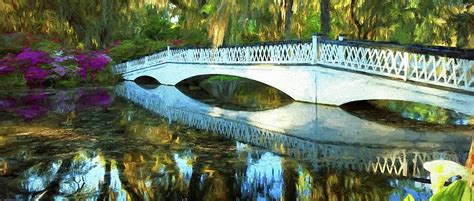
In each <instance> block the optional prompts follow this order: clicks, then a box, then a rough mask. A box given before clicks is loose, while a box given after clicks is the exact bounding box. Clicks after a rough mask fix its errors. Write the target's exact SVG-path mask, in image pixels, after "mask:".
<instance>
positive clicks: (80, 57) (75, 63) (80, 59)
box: [0, 47, 111, 86]
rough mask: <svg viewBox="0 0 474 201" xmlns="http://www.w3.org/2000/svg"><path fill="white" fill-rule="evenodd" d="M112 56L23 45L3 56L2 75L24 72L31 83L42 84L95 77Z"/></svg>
mask: <svg viewBox="0 0 474 201" xmlns="http://www.w3.org/2000/svg"><path fill="white" fill-rule="evenodd" d="M110 62H111V59H110V57H109V56H107V55H106V54H104V53H102V52H98V51H91V52H73V51H71V52H66V53H65V52H63V51H59V52H55V53H54V54H53V53H48V52H46V51H41V50H33V49H32V48H30V47H25V48H23V49H22V50H21V51H20V52H19V53H17V54H12V53H9V54H7V55H5V56H3V57H0V79H1V77H2V76H5V75H9V74H12V73H21V74H22V76H23V78H24V80H26V82H27V84H28V85H29V86H38V85H39V86H41V85H42V83H44V82H45V81H46V80H50V81H57V80H61V79H77V78H80V79H82V80H94V78H95V76H96V74H97V73H99V72H101V71H104V70H105V69H106V66H107V65H109V63H110Z"/></svg>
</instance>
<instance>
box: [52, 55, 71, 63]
mask: <svg viewBox="0 0 474 201" xmlns="http://www.w3.org/2000/svg"><path fill="white" fill-rule="evenodd" d="M75 59H76V58H75V57H74V56H65V57H56V58H54V62H57V63H62V62H65V61H70V60H75Z"/></svg>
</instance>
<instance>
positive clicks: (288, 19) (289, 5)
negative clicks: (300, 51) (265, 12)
mask: <svg viewBox="0 0 474 201" xmlns="http://www.w3.org/2000/svg"><path fill="white" fill-rule="evenodd" d="M285 4H286V5H285V9H286V10H285V12H286V14H285V18H286V19H285V39H287V40H289V39H291V17H292V16H293V0H287V1H286V2H285Z"/></svg>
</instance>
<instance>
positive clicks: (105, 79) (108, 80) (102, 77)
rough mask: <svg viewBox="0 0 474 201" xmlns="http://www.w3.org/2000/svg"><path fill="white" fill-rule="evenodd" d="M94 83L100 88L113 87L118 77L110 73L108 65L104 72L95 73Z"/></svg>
mask: <svg viewBox="0 0 474 201" xmlns="http://www.w3.org/2000/svg"><path fill="white" fill-rule="evenodd" d="M95 81H96V83H97V84H99V85H102V86H107V85H114V84H115V83H117V82H118V81H120V76H119V75H115V74H113V73H112V65H110V64H109V65H108V66H107V68H106V69H105V70H104V71H101V72H99V73H97V75H96V77H95Z"/></svg>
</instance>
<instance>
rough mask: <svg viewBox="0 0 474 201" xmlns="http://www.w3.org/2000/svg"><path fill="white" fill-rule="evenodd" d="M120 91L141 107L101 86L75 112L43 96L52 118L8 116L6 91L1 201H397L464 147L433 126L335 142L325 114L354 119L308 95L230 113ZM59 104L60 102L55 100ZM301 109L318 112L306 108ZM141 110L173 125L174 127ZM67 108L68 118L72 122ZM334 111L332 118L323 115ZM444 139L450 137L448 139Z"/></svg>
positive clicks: (340, 137)
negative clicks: (417, 142) (430, 166)
mask: <svg viewBox="0 0 474 201" xmlns="http://www.w3.org/2000/svg"><path fill="white" fill-rule="evenodd" d="M134 87H137V88H134ZM116 91H117V93H118V94H119V95H121V96H124V97H127V98H129V99H131V100H132V101H134V102H136V103H137V104H141V105H143V106H144V107H145V108H148V110H144V109H142V108H140V107H137V106H136V105H134V104H132V103H129V102H125V101H123V100H121V99H119V98H117V99H115V98H113V97H111V96H110V95H109V98H104V97H105V96H104V94H102V95H99V96H98V98H87V99H88V100H90V101H95V102H96V103H91V105H92V106H91V107H90V108H89V109H87V110H81V109H78V108H81V107H79V106H78V105H80V104H78V103H77V102H73V100H74V101H77V100H79V99H80V97H82V95H74V94H72V93H64V94H61V96H59V95H58V94H59V92H57V93H56V92H55V93H47V94H48V96H47V97H46V98H44V99H40V100H44V101H43V102H42V104H44V105H46V106H47V107H48V108H49V112H48V115H47V116H38V117H36V118H35V119H33V120H32V121H26V122H25V121H23V118H22V117H21V116H19V115H16V111H17V110H18V108H19V107H24V106H25V105H23V103H21V101H20V98H18V97H16V96H13V97H14V99H15V100H16V101H17V102H18V103H19V104H18V105H16V106H12V107H11V108H10V109H9V111H11V112H12V113H8V112H5V111H2V114H4V115H7V116H9V118H8V119H6V118H1V119H0V128H2V129H1V130H0V157H1V159H0V168H2V167H5V168H3V171H4V173H2V174H0V186H2V187H3V188H1V189H0V199H3V198H7V199H15V198H18V199H34V198H37V199H79V200H96V199H99V200H104V199H109V200H115V199H117V200H183V199H188V200H235V199H241V200H246V199H248V200H258V199H277V200H278V199H281V200H283V199H284V200H329V199H338V200H342V199H344V200H347V199H355V200H372V199H380V200H386V199H389V198H393V199H395V198H396V197H397V196H398V198H400V199H403V198H405V197H406V194H407V192H408V193H409V194H412V195H415V193H418V194H419V195H424V194H423V193H424V192H425V191H424V189H423V188H418V187H417V186H420V185H421V184H420V182H416V181H414V180H412V178H421V179H426V178H428V173H427V172H426V171H424V170H423V168H422V167H421V166H420V163H421V164H422V163H423V162H424V161H430V160H433V159H441V158H444V159H450V160H454V161H459V162H461V163H463V161H464V160H465V158H466V152H467V151H468V148H467V149H465V146H464V142H465V141H464V140H466V139H467V138H466V136H465V135H464V134H463V133H462V132H461V133H459V134H457V135H454V136H449V135H446V134H441V133H434V134H433V135H434V136H435V137H436V136H438V137H439V139H436V138H435V139H434V140H433V141H430V142H429V143H426V144H425V145H423V144H422V145H421V146H420V147H421V148H419V149H416V148H414V146H412V145H402V146H381V144H382V143H384V142H382V143H378V144H377V143H375V145H376V146H374V147H371V146H367V144H368V143H371V142H372V141H375V140H373V139H372V138H375V136H379V137H380V134H378V135H376V134H371V133H368V134H367V135H362V134H360V135H361V136H362V137H360V138H359V139H354V142H357V143H340V142H343V141H344V138H346V137H348V136H350V135H353V134H354V133H353V132H352V131H351V129H352V128H345V129H344V127H342V126H341V124H340V123H339V124H338V123H337V122H334V121H333V120H334V119H339V120H340V119H349V120H351V119H350V118H349V117H346V116H347V115H348V114H347V113H343V112H337V111H334V110H333V109H331V108H325V107H321V108H316V109H317V110H314V109H315V108H312V107H313V105H310V104H301V103H295V104H289V105H286V106H284V107H282V108H280V109H274V110H266V111H260V112H257V113H253V112H244V111H233V112H234V113H232V112H230V111H228V110H223V109H219V108H217V109H216V108H214V107H211V106H206V105H205V104H203V103H201V102H199V101H193V100H192V99H190V98H188V97H186V96H184V95H183V94H181V93H176V92H179V91H178V90H176V89H173V88H170V87H164V88H163V87H161V86H160V87H158V88H156V89H151V90H146V89H143V88H140V87H138V86H136V85H122V86H119V87H117V90H116ZM106 92H107V91H106ZM107 94H110V93H107ZM56 96H57V97H64V98H60V99H61V100H65V101H58V100H56V99H55V98H53V97H56ZM182 96H183V97H182ZM85 97H88V96H85ZM2 100H4V99H2ZM103 100H104V101H103ZM60 102H63V103H65V104H63V106H61V107H59V106H57V105H59V104H56V103H60ZM84 102H87V101H84ZM81 104H82V103H81ZM64 105H71V106H73V107H64ZM52 108H56V109H54V110H53V109H52ZM58 108H61V109H58ZM68 108H70V109H68ZM71 108H73V109H71ZM104 108H106V109H104ZM308 109H310V111H318V113H317V114H314V113H313V114H308V115H303V114H307V113H308ZM54 111H59V112H54ZM149 111H153V112H156V113H158V114H160V115H162V116H165V117H168V118H169V119H171V122H177V121H178V122H180V123H171V124H170V123H169V122H170V121H169V119H167V118H160V117H157V115H155V114H151V113H150V112H149ZM325 112H327V113H325ZM70 113H75V117H74V118H73V120H70V121H68V120H67V117H68V116H70ZM330 113H332V114H333V115H335V116H332V117H333V118H328V117H331V116H330ZM321 115H323V116H321ZM324 115H326V116H324ZM344 115H346V116H344ZM269 116H270V120H266V119H265V118H268V117H269ZM272 116H278V118H282V119H280V120H279V121H277V120H275V118H277V117H272ZM295 117H299V118H295ZM324 117H325V118H324ZM272 118H273V119H272ZM284 118H288V119H291V120H286V121H284V120H285V119H284ZM352 118H353V117H352ZM352 120H354V121H356V120H357V118H353V119H352ZM67 121H68V123H65V122H67ZM272 121H273V122H278V125H274V124H272V123H271V122H272ZM361 121H362V120H359V121H358V122H354V124H357V123H361ZM318 124H319V125H318ZM348 124H350V123H348ZM190 125H191V126H190ZM350 125H351V124H350ZM368 126H372V125H368ZM194 127H198V128H202V130H196V129H195V128H194ZM359 128H361V130H359V132H366V131H367V132H368V131H370V130H368V129H364V127H361V126H359V127H357V129H359ZM315 129H316V130H317V132H310V133H307V132H308V131H312V130H315ZM339 129H342V131H340V130H339ZM204 130H208V131H213V132H215V133H210V132H207V131H204ZM333 130H334V131H333ZM323 131H324V132H328V133H327V134H326V135H323ZM372 131H373V132H375V131H374V130H372ZM343 132H346V133H343ZM373 132H372V133H373ZM283 133H285V134H283ZM408 134H413V135H416V137H418V138H420V137H422V136H423V134H420V133H408ZM408 134H407V135H408ZM429 134H432V133H429ZM387 135H388V134H387ZM311 137H313V138H311ZM384 137H386V138H387V139H386V140H388V141H389V140H392V141H393V139H400V138H401V137H400V138H398V137H396V136H394V137H390V136H384ZM402 137H406V136H403V135H402ZM346 139H347V138H346ZM364 139H365V141H366V143H365V144H361V142H363V141H364ZM379 139H380V138H377V140H379ZM440 139H445V140H446V142H443V141H442V140H440ZM334 142H339V143H334ZM451 143H452V144H454V143H456V144H457V145H458V146H456V147H455V146H446V147H445V145H451ZM469 143H470V141H468V142H467V144H468V145H469ZM427 144H430V145H427ZM2 159H3V162H2ZM2 163H3V164H4V165H3V166H2ZM401 181H403V182H406V184H403V182H401ZM397 182H398V183H397ZM412 186H414V187H412ZM415 187H416V188H415ZM426 188H427V189H428V190H430V189H429V186H427V187H426ZM411 190H412V191H414V192H412V191H411ZM404 196H405V197H404ZM428 196H430V195H429V194H428Z"/></svg>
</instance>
